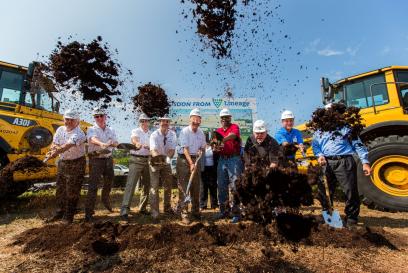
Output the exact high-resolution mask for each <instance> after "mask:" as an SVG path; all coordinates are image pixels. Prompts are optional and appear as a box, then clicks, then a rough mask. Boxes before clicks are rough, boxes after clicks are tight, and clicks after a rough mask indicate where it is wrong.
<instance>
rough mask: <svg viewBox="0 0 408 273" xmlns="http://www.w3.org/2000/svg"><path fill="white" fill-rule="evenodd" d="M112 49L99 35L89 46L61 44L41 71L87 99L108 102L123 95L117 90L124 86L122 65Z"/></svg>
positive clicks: (74, 42) (58, 44) (61, 85)
mask: <svg viewBox="0 0 408 273" xmlns="http://www.w3.org/2000/svg"><path fill="white" fill-rule="evenodd" d="M109 47H110V46H109V44H108V43H103V42H102V37H100V36H98V37H97V38H96V39H94V40H92V41H91V42H90V43H82V42H78V41H72V42H69V43H66V44H63V43H62V42H61V41H58V43H57V45H56V48H55V49H54V50H53V52H52V53H51V55H50V56H49V59H48V61H47V62H45V63H43V64H42V71H43V72H44V73H45V74H46V75H48V76H49V77H50V78H52V79H53V80H54V81H55V83H56V85H57V86H59V87H60V88H61V89H68V90H72V92H73V93H75V92H79V93H80V94H81V95H82V98H83V99H84V100H88V101H102V102H103V103H109V102H111V101H112V98H111V97H112V96H115V95H120V94H121V93H120V92H119V90H118V88H119V87H120V86H121V85H122V84H123V81H122V80H121V79H120V72H121V65H120V64H119V63H118V62H117V61H116V60H115V59H114V56H113V53H112V52H111V50H110V48H109ZM116 53H117V51H116ZM128 73H129V74H131V72H130V71H128ZM119 100H120V99H119Z"/></svg>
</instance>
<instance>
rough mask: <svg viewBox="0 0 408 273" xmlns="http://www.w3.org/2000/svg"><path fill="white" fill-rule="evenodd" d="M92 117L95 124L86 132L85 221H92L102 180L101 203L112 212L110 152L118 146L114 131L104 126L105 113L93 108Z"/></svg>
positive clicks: (112, 176)
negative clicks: (87, 171)
mask: <svg viewBox="0 0 408 273" xmlns="http://www.w3.org/2000/svg"><path fill="white" fill-rule="evenodd" d="M93 117H94V119H95V124H94V126H92V127H90V128H89V129H88V132H87V138H88V144H89V146H88V156H89V185H88V193H87V195H86V202H85V221H92V218H93V214H94V209H95V203H96V196H97V192H98V183H99V181H100V179H102V180H103V188H102V203H103V205H104V206H105V208H106V209H107V210H109V211H112V207H111V204H110V200H109V194H110V191H111V188H112V181H113V178H114V172H113V158H112V151H113V148H114V147H116V146H117V145H118V140H117V137H116V134H115V131H114V130H113V129H112V128H111V127H108V126H107V124H106V119H107V116H106V113H105V111H104V110H103V109H101V108H95V109H94V110H93Z"/></svg>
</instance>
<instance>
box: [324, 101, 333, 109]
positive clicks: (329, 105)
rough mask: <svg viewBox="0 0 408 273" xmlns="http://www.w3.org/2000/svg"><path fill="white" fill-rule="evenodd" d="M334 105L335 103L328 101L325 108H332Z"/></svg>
mask: <svg viewBox="0 0 408 273" xmlns="http://www.w3.org/2000/svg"><path fill="white" fill-rule="evenodd" d="M332 105H333V103H328V104H326V105H325V106H324V109H325V110H327V109H330V108H331V107H332Z"/></svg>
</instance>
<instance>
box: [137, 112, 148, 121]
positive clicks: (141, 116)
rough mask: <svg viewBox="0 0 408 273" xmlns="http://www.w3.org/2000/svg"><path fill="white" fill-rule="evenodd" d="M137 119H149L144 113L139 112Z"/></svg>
mask: <svg viewBox="0 0 408 273" xmlns="http://www.w3.org/2000/svg"><path fill="white" fill-rule="evenodd" d="M139 120H150V118H149V117H148V116H147V115H146V114H145V113H141V114H140V115H139Z"/></svg>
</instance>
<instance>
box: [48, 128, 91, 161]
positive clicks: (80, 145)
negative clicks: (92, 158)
mask: <svg viewBox="0 0 408 273" xmlns="http://www.w3.org/2000/svg"><path fill="white" fill-rule="evenodd" d="M85 141H86V136H85V133H84V132H83V131H82V130H81V128H79V126H77V127H75V128H74V129H72V130H71V131H69V132H68V131H67V128H66V127H65V126H60V127H58V129H57V131H56V132H55V135H54V138H53V141H52V142H53V143H54V144H56V145H64V144H67V143H68V144H75V146H73V147H71V148H70V149H69V150H68V151H65V152H63V153H62V154H60V155H59V158H60V159H61V160H73V159H77V158H80V157H82V156H84V155H85Z"/></svg>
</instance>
